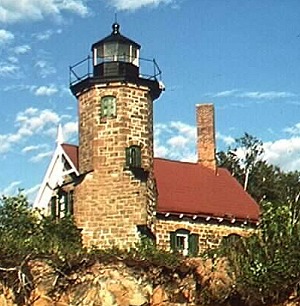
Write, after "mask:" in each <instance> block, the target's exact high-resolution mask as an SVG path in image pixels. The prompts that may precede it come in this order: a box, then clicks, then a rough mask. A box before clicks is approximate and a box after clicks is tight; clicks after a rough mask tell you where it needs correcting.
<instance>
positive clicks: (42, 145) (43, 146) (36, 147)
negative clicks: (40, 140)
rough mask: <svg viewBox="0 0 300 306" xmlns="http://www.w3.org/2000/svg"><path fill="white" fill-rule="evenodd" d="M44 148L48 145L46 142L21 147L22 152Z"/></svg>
mask: <svg viewBox="0 0 300 306" xmlns="http://www.w3.org/2000/svg"><path fill="white" fill-rule="evenodd" d="M45 148H48V145H46V144H40V145H30V146H27V147H24V148H23V149H22V153H28V152H32V151H37V150H40V149H45Z"/></svg>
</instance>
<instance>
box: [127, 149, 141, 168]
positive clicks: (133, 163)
mask: <svg viewBox="0 0 300 306" xmlns="http://www.w3.org/2000/svg"><path fill="white" fill-rule="evenodd" d="M125 158H126V168H127V169H140V168H141V167H142V149H141V147H140V146H138V145H132V146H130V147H127V148H126V149H125Z"/></svg>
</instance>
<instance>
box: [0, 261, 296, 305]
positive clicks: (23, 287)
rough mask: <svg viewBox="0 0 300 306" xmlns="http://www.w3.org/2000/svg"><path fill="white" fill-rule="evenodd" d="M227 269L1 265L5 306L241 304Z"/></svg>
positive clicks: (203, 264)
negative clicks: (236, 296) (9, 266)
mask: <svg viewBox="0 0 300 306" xmlns="http://www.w3.org/2000/svg"><path fill="white" fill-rule="evenodd" d="M225 268H226V262H225V261H224V260H218V261H217V262H213V261H212V260H202V259H196V258H194V259H192V258H191V259H186V260H184V261H183V262H182V263H181V264H180V265H179V266H177V267H176V268H171V267H167V266H155V265H153V264H150V263H148V262H146V261H140V262H139V261H134V260H122V259H121V258H120V259H114V260H112V261H110V262H106V263H103V262H100V261H99V260H95V261H92V262H84V261H82V262H81V263H80V264H78V265H77V266H72V267H70V269H68V268H67V267H65V268H64V269H63V270H61V269H59V268H55V267H53V266H50V265H48V264H47V261H46V260H43V261H40V260H39V261H37V260H31V261H28V262H27V263H26V265H23V266H20V267H13V268H5V269H4V268H0V274H1V286H0V293H1V295H0V306H2V305H3V306H10V305H11V306H13V305H33V306H54V305H56V306H67V305H78V306H102V305H103V306H146V305H149V306H179V305H180V306H181V305H182V306H187V305H188V306H192V305H207V303H208V302H209V301H214V303H213V305H214V306H217V305H232V306H234V305H238V306H241V305H243V301H241V300H240V299H238V298H236V299H235V298H232V296H234V295H233V294H232V293H233V292H234V277H233V276H229V275H228V273H226V272H225ZM229 296H230V299H228V298H227V297H229ZM221 302H222V303H221ZM249 304H251V301H250V303H249V301H248V305H249ZM211 305H212V304H211ZM284 305H289V306H292V305H293V306H296V305H300V304H297V302H295V303H290V304H288V303H286V304H284Z"/></svg>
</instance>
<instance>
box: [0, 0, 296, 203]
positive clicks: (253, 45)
mask: <svg viewBox="0 0 300 306" xmlns="http://www.w3.org/2000/svg"><path fill="white" fill-rule="evenodd" d="M115 13H117V16H118V17H117V18H118V22H119V23H120V25H121V33H122V34H123V35H125V36H127V37H130V38H131V39H133V40H135V41H136V42H138V43H139V44H141V45H142V54H141V55H142V57H145V58H155V59H156V61H157V62H158V64H159V66H160V68H161V70H162V72H163V82H164V84H165V86H166V91H165V92H164V93H163V95H162V96H161V98H160V99H159V100H158V101H156V102H155V115H154V119H155V154H156V156H161V157H166V158H171V159H178V160H195V156H196V148H195V134H196V130H195V104H198V103H201V102H213V103H214V104H215V111H216V130H217V146H218V149H219V150H220V149H225V148H226V147H227V146H228V145H230V143H232V141H233V139H234V138H237V137H240V136H242V135H243V134H244V132H248V133H250V134H252V135H254V136H256V137H258V138H260V139H261V140H263V142H264V143H265V150H266V153H265V158H266V159H267V160H269V161H270V162H272V163H275V164H278V165H280V166H281V167H282V168H283V169H285V170H297V169H298V170H300V112H299V109H300V89H299V88H300V87H299V80H300V1H299V0H287V1H282V0H264V1H261V0H252V1H247V0H106V1H105V0H93V1H92V0H48V1H36V0H19V1H11V0H2V1H1V3H0V103H1V106H2V107H1V109H0V118H1V121H0V167H1V170H0V193H5V194H12V193H14V192H15V191H16V190H17V189H18V188H24V189H25V191H26V192H27V193H28V196H29V198H33V197H34V194H35V192H36V190H37V188H38V186H39V184H40V183H41V181H42V178H43V175H44V174H45V171H46V168H47V166H48V163H49V161H50V158H51V154H52V152H53V149H54V148H55V136H56V129H57V125H58V124H59V123H61V124H62V126H63V129H64V138H65V141H66V142H71V143H76V142H77V104H76V99H75V98H74V97H73V96H72V95H71V93H70V91H69V88H68V87H69V74H68V73H69V72H68V69H69V68H68V67H69V66H70V65H72V64H75V63H76V62H77V61H79V60H81V59H83V58H84V57H86V56H87V55H88V54H89V52H90V47H91V45H92V44H93V43H94V42H96V41H98V40H99V39H101V38H103V37H104V36H106V35H108V34H110V32H111V25H112V23H113V22H114V18H115V17H114V16H115Z"/></svg>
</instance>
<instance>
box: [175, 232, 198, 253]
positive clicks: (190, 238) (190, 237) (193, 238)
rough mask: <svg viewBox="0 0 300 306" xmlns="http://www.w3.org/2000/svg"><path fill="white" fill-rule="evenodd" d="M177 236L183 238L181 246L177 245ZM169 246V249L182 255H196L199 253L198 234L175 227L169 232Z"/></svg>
mask: <svg viewBox="0 0 300 306" xmlns="http://www.w3.org/2000/svg"><path fill="white" fill-rule="evenodd" d="M178 238H184V241H183V244H184V246H183V248H182V247H180V246H179V243H178V240H177V239H178ZM170 247H171V250H173V251H175V252H179V253H181V254H182V255H184V256H188V255H191V256H197V255H198V253H199V235H198V234H194V233H191V232H190V231H189V230H186V229H183V228H181V229H177V230H176V231H174V232H170Z"/></svg>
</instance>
